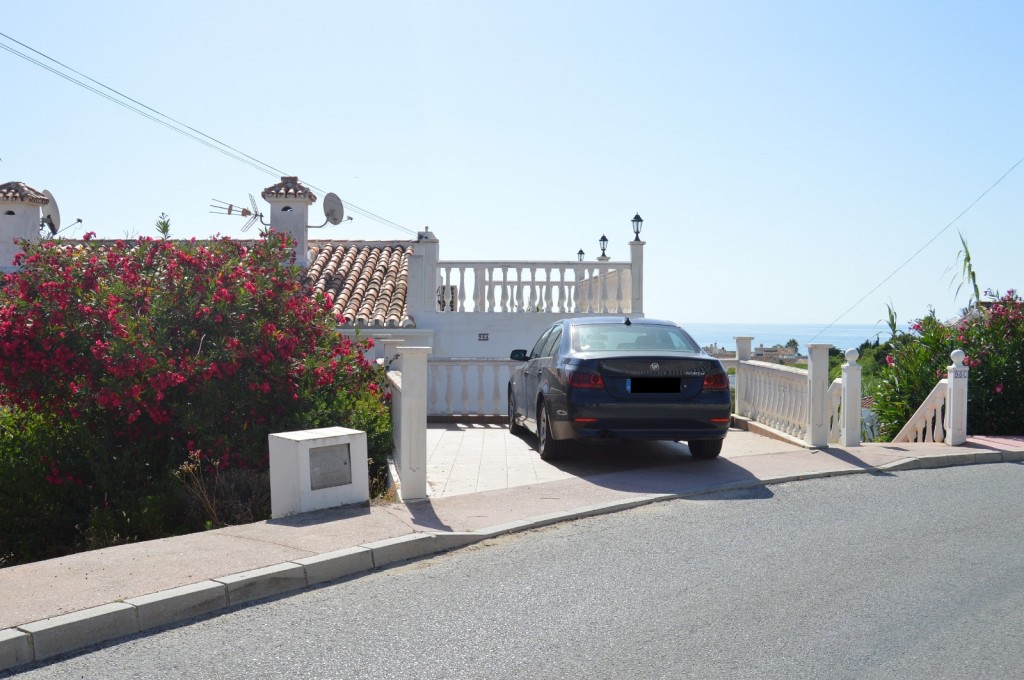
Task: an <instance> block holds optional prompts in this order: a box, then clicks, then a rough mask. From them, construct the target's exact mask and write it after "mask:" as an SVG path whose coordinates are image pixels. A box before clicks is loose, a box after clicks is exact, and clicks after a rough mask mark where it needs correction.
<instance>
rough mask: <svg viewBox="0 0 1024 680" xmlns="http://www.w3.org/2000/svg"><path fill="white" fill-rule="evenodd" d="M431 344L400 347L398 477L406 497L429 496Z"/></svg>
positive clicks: (415, 498)
mask: <svg viewBox="0 0 1024 680" xmlns="http://www.w3.org/2000/svg"><path fill="white" fill-rule="evenodd" d="M428 354H430V348H429V347H399V348H398V356H399V360H400V361H401V363H402V397H401V400H400V403H401V409H402V412H401V414H400V415H399V428H400V432H399V436H398V442H399V444H398V461H396V462H397V463H398V478H399V479H400V480H401V483H402V500H406V501H408V500H418V499H423V498H426V497H427V355H428Z"/></svg>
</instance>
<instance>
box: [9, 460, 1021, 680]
mask: <svg viewBox="0 0 1024 680" xmlns="http://www.w3.org/2000/svg"><path fill="white" fill-rule="evenodd" d="M1022 492H1024V465H1020V464H1008V463H1003V464H997V465H983V466H974V467H958V468H949V469H943V470H926V471H915V472H903V473H896V474H892V475H855V476H847V477H837V478H832V479H824V480H813V481H807V482H799V483H791V484H785V485H779V486H773V487H769V488H761V489H754V490H750V491H745V492H734V493H729V494H719V495H714V496H706V497H702V498H700V499H695V500H681V501H672V502H667V503H659V504H654V505H650V506H645V507H643V508H638V509H635V510H630V511H627V512H622V513H618V514H614V515H606V516H602V517H595V518H591V519H586V520H580V521H576V522H571V523H567V524H563V525H559V526H555V527H550V528H547V529H542V530H537V531H533V532H529V533H526V534H518V535H513V536H508V537H504V538H502V539H499V540H494V541H489V542H487V543H483V544H479V545H477V546H474V547H471V548H467V549H463V550H460V551H457V552H454V553H451V554H448V555H443V556H439V557H436V558H432V559H429V560H424V561H420V562H416V563H412V564H408V565H404V566H400V567H396V568H392V569H388V570H385V571H382V572H378V573H373V574H369V575H365V576H362V577H359V578H356V579H353V580H351V581H347V582H342V583H338V584H335V585H331V586H326V587H322V588H318V589H313V590H309V591H307V592H304V593H302V594H300V595H297V596H292V597H288V598H284V599H279V600H276V601H270V602H263V603H260V604H257V605H252V606H247V607H243V608H240V609H235V610H232V611H229V613H226V614H223V615H220V616H216V617H213V618H209V619H206V620H202V621H199V622H196V623H193V624H191V625H187V626H181V627H178V628H174V629H170V630H165V631H162V632H160V633H157V634H152V635H148V636H140V637H137V638H134V639H131V640H130V641H128V642H122V643H120V644H114V645H108V646H106V647H102V648H99V649H96V650H93V651H91V652H89V653H84V654H80V655H77V656H74V657H71V658H66V659H63V660H60V661H57V662H55V663H51V664H48V665H45V666H39V667H33V668H31V669H30V670H28V671H27V672H25V673H24V674H23V675H22V676H21V677H24V678H25V679H26V680H28V679H35V678H62V679H63V678H79V677H81V678H185V677H188V678H278V677H281V678H375V679H380V680H383V679H386V678H403V679H406V678H537V677H549V678H551V677H556V678H558V677H574V678H575V677H582V678H683V677H695V678H698V677H699V678H766V677H771V678H848V677H849V678H1019V677H1021V675H1022V674H1024V522H1022V518H1024V493H1022Z"/></svg>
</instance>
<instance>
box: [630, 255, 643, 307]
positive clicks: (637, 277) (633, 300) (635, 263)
mask: <svg viewBox="0 0 1024 680" xmlns="http://www.w3.org/2000/svg"><path fill="white" fill-rule="evenodd" d="M646 244H647V241H630V242H629V262H630V264H629V313H630V314H636V315H638V316H643V313H644V246H645V245H646Z"/></svg>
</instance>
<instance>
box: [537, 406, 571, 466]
mask: <svg viewBox="0 0 1024 680" xmlns="http://www.w3.org/2000/svg"><path fill="white" fill-rule="evenodd" d="M537 451H538V453H540V457H541V460H554V459H556V458H559V457H561V456H562V454H563V453H565V444H564V443H563V442H560V441H558V440H556V439H555V438H554V437H552V436H551V417H550V416H549V415H548V407H547V405H546V404H545V403H544V402H543V401H541V402H540V403H539V404H538V405H537Z"/></svg>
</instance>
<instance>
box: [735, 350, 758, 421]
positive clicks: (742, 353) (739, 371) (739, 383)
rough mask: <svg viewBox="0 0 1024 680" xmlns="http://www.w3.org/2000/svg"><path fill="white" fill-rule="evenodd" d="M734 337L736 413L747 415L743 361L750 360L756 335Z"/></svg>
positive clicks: (745, 376) (745, 377)
mask: <svg viewBox="0 0 1024 680" xmlns="http://www.w3.org/2000/svg"><path fill="white" fill-rule="evenodd" d="M733 339H734V340H735V341H736V415H738V416H744V417H746V414H747V413H748V409H747V404H746V398H747V392H746V390H747V375H746V367H745V366H744V365H743V362H744V361H750V347H751V346H752V345H753V344H754V336H752V335H739V336H736V337H735V338H733Z"/></svg>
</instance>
